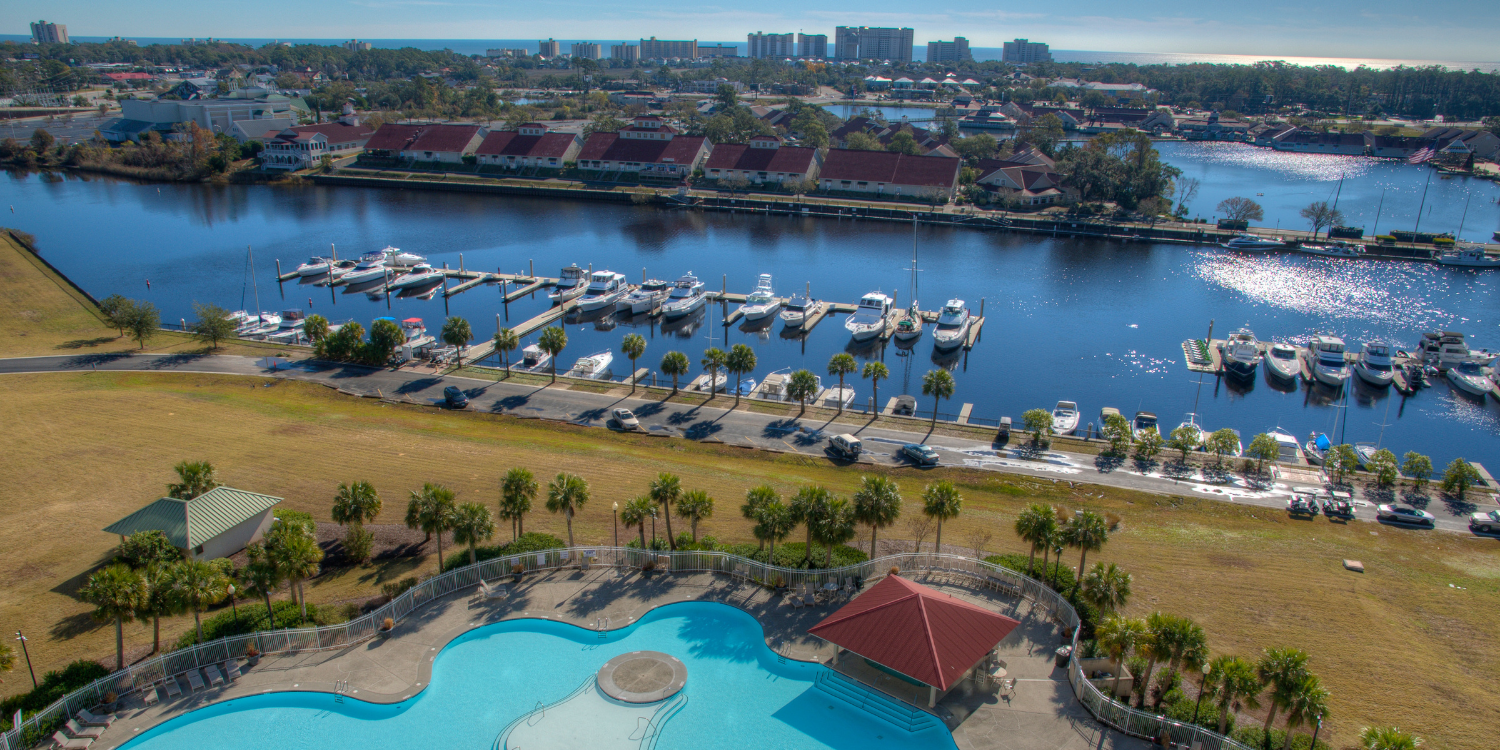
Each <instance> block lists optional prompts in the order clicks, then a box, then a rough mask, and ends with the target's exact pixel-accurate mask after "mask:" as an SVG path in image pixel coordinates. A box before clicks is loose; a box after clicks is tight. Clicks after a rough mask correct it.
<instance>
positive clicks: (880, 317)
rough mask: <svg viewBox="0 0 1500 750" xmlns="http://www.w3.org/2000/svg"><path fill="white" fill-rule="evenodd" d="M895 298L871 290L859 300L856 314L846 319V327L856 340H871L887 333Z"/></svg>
mask: <svg viewBox="0 0 1500 750" xmlns="http://www.w3.org/2000/svg"><path fill="white" fill-rule="evenodd" d="M894 302H895V300H893V299H891V298H890V297H889V296H887V295H885V294H882V293H880V292H870V293H869V294H866V295H865V296H863V297H861V298H860V300H859V307H858V308H856V309H855V310H854V314H853V315H850V316H849V319H848V320H846V321H844V328H845V329H847V330H848V331H849V333H850V334H851V335H853V336H854V340H855V341H869V340H870V339H873V338H875V337H876V336H879V335H881V334H883V333H885V324H886V322H887V319H888V318H889V317H890V315H891V304H892V303H894Z"/></svg>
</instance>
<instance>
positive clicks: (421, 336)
mask: <svg viewBox="0 0 1500 750" xmlns="http://www.w3.org/2000/svg"><path fill="white" fill-rule="evenodd" d="M401 332H402V333H404V334H406V342H405V345H406V346H409V347H411V348H413V349H416V348H418V347H422V346H426V345H427V344H431V343H432V342H434V341H437V339H435V338H433V337H431V336H428V335H427V325H426V324H424V323H423V322H422V319H421V318H407V319H406V320H403V321H401Z"/></svg>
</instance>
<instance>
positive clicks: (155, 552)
mask: <svg viewBox="0 0 1500 750" xmlns="http://www.w3.org/2000/svg"><path fill="white" fill-rule="evenodd" d="M115 559H116V560H118V561H119V562H122V563H125V564H126V565H128V566H130V569H131V570H141V569H143V568H145V567H147V566H149V565H151V564H153V563H159V564H166V563H174V562H178V561H180V560H182V550H179V549H177V548H176V547H173V546H172V542H171V541H170V540H168V539H167V534H166V532H164V531H137V532H136V533H134V534H131V535H130V536H127V537H125V541H123V542H121V543H120V547H119V551H118V552H116V553H115Z"/></svg>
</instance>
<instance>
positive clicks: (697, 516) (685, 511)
mask: <svg viewBox="0 0 1500 750" xmlns="http://www.w3.org/2000/svg"><path fill="white" fill-rule="evenodd" d="M713 514H714V499H713V498H711V497H709V496H708V493H707V492H704V491H703V490H688V491H687V492H684V493H682V499H681V500H678V501H677V516H678V517H679V518H686V519H687V521H688V524H689V525H690V526H691V527H692V529H693V546H695V547H696V546H698V522H699V521H702V520H703V519H705V518H708V517H709V516H712V515H713Z"/></svg>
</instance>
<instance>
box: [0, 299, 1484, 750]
mask: <svg viewBox="0 0 1500 750" xmlns="http://www.w3.org/2000/svg"><path fill="white" fill-rule="evenodd" d="M18 283H29V284H37V283H38V278H37V277H36V276H30V277H27V276H26V275H25V274H13V273H4V274H0V289H4V290H5V292H4V293H3V294H0V315H6V317H7V319H9V320H13V321H16V323H17V325H16V328H17V329H24V332H26V333H27V334H28V335H26V336H22V337H19V338H12V339H7V340H6V343H7V345H8V344H10V343H14V342H16V341H20V342H30V343H36V342H39V341H42V340H43V339H44V338H47V337H50V338H51V340H54V341H57V340H71V339H73V338H78V337H80V336H88V335H91V334H90V332H89V326H88V325H87V320H86V319H83V318H75V319H74V320H73V322H72V323H61V322H57V321H54V320H52V319H50V318H45V317H42V318H35V319H33V318H26V317H22V316H18V315H17V313H18V312H19V310H20V308H15V307H13V306H12V301H13V300H15V299H18V298H19V297H18V295H17V294H16V293H15V290H14V289H13V288H12V287H14V286H15V285H16V284H18ZM55 288H56V287H54V289H55ZM59 293H60V292H54V294H53V296H54V297H55V296H56V295H57V294H59ZM33 301H34V302H35V309H48V310H52V311H54V312H58V313H63V312H65V310H64V308H66V305H67V303H65V302H63V301H60V300H58V299H55V298H53V299H45V300H33ZM10 333H11V334H12V335H14V334H15V333H16V332H15V331H12V332H10ZM92 335H94V336H98V335H101V334H99V332H98V331H97V326H96V327H95V330H94V332H93V333H92ZM55 345H56V344H55V343H54V344H53V346H55ZM5 384H6V392H7V416H8V417H9V420H8V421H10V422H11V424H14V425H25V429H11V430H6V431H4V432H3V433H0V451H3V455H5V456H6V457H7V460H6V461H5V462H3V464H0V486H3V487H5V488H6V498H7V501H6V502H5V503H3V504H0V575H3V578H0V580H4V581H5V585H4V586H3V588H0V626H3V627H0V632H12V631H14V630H17V629H20V630H24V631H26V632H27V633H28V635H29V636H30V637H31V638H32V641H31V645H32V649H31V656H32V659H33V660H35V662H36V664H37V668H38V670H39V671H45V670H47V669H53V668H57V667H60V666H61V665H63V664H64V663H66V662H67V661H69V660H71V659H74V658H80V657H89V658H99V657H105V656H107V655H110V654H111V653H112V650H113V643H112V640H113V638H112V635H113V634H112V632H111V630H112V629H111V628H109V627H107V626H104V625H100V624H98V623H95V622H93V621H92V620H91V619H90V617H89V615H88V613H89V609H90V608H89V607H88V605H85V604H83V603H81V602H79V601H77V599H76V598H75V593H76V591H77V589H78V587H79V585H80V584H81V582H82V580H83V579H84V578H85V577H86V575H87V574H88V573H89V571H90V570H91V569H92V568H93V567H94V566H96V565H97V564H99V563H101V562H103V561H104V560H106V559H107V558H108V556H109V555H110V552H111V548H112V546H113V544H114V543H115V541H116V540H115V538H113V537H111V536H110V535H108V534H105V533H103V532H101V531H98V529H100V528H102V527H103V526H105V525H107V524H108V523H110V522H111V521H113V520H115V519H116V518H119V517H120V516H122V515H124V514H126V513H128V512H130V511H131V510H134V509H135V508H137V507H139V506H140V505H142V504H144V503H145V502H147V501H149V500H151V499H153V498H155V497H158V496H159V495H160V494H161V492H162V490H163V485H164V484H165V483H166V482H167V481H168V480H169V479H170V478H171V469H170V467H171V465H172V464H174V463H175V462H177V461H179V460H182V459H184V458H193V459H207V460H209V461H212V462H213V463H214V464H215V465H216V466H217V467H218V469H219V475H220V479H221V480H222V481H224V482H225V483H227V484H229V485H231V486H237V487H242V488H245V489H250V490H255V491H259V492H266V493H270V494H274V495H278V496H282V497H285V498H286V505H287V506H289V507H291V508H294V509H298V510H304V511H308V512H311V513H313V514H314V515H315V516H316V517H317V518H319V519H322V520H326V519H327V518H328V517H329V507H330V505H331V500H332V496H333V490H334V486H335V485H336V484H337V483H338V482H340V481H349V480H352V479H367V480H370V481H372V482H373V483H374V484H375V486H376V487H377V488H379V490H380V491H381V493H382V495H383V496H384V499H385V503H386V505H385V509H384V512H383V513H382V515H381V518H380V519H379V523H382V524H399V523H400V520H401V517H402V515H403V512H404V505H405V504H404V500H405V496H406V493H407V492H408V491H409V490H411V489H413V488H416V487H419V486H420V485H421V483H422V482H424V481H437V482H443V483H445V484H448V485H449V486H451V487H453V488H454V489H455V490H457V492H458V495H459V498H460V500H461V501H466V500H474V501H480V502H485V503H493V502H494V501H495V499H496V496H497V490H498V482H499V476H500V474H501V473H502V472H503V471H504V470H505V469H506V468H508V467H511V466H518V465H519V466H527V467H529V468H531V469H532V470H533V471H534V472H536V474H537V475H538V476H539V477H540V478H542V479H543V480H545V479H547V478H549V477H550V476H552V475H553V474H555V473H556V472H558V471H563V470H567V471H574V472H578V473H580V474H582V475H583V476H584V477H585V478H586V479H587V480H589V482H590V483H591V485H592V487H593V499H592V500H591V502H590V503H589V505H588V506H587V507H586V508H585V509H584V511H583V513H582V514H581V515H580V516H579V517H578V519H577V520H576V522H575V534H576V535H577V537H578V538H579V539H580V540H582V541H584V542H589V543H602V542H606V541H608V540H609V539H610V538H611V536H612V530H611V514H610V503H611V502H613V501H617V500H618V501H624V500H626V499H628V498H629V497H632V496H634V495H637V494H640V493H642V492H643V491H644V490H645V488H646V483H647V481H648V479H649V478H650V477H651V476H652V475H653V474H654V473H655V472H657V471H660V470H670V471H674V472H677V473H678V474H680V475H681V476H682V478H683V483H684V485H685V486H687V487H701V488H704V489H706V490H708V491H709V492H710V494H712V496H713V497H715V498H716V499H717V500H718V502H719V507H718V512H717V514H716V516H715V517H714V518H712V519H710V520H708V521H707V522H705V523H704V524H703V526H702V529H701V531H702V533H705V534H713V535H716V536H718V537H720V538H722V539H731V540H742V539H747V538H748V536H749V535H748V526H747V524H746V523H745V522H744V521H742V520H741V519H740V518H739V517H738V505H739V502H740V499H741V498H742V497H743V494H744V492H745V490H746V489H747V488H748V487H750V486H752V485H755V484H759V483H762V482H770V483H771V484H773V485H774V486H776V487H777V488H778V489H779V490H780V491H782V492H783V493H791V492H793V491H795V489H796V488H797V487H799V486H801V485H803V484H806V483H818V484H823V485H826V486H828V487H830V488H831V489H833V490H834V491H835V492H838V493H841V494H848V493H850V492H852V491H853V490H854V488H855V487H856V486H857V483H858V481H859V475H860V471H859V470H854V469H847V468H839V467H835V466H833V465H831V464H830V463H829V462H827V461H824V460H820V459H816V458H811V457H806V456H798V455H777V454H770V453H762V452H754V451H747V450H743V449H738V448H730V447H725V446H716V445H705V444H700V443H690V442H685V441H676V440H662V439H656V438H650V437H646V436H639V435H620V434H614V433H609V432H605V431H603V430H588V429H583V428H578V427H573V426H570V425H561V424H553V423H543V422H538V421H533V420H517V419H512V418H509V417H497V416H490V415H479V414H471V415H463V416H458V415H453V414H448V413H440V412H436V411H433V410H430V409H425V408H421V407H415V406H397V405H389V404H382V403H379V402H376V401H371V400H360V399H353V398H349V397H346V396H342V395H340V394H338V393H336V392H334V391H332V390H329V389H326V388H323V387H321V386H316V385H312V384H306V383H295V382H277V383H276V384H275V385H273V386H270V387H266V386H265V385H264V383H263V381H260V380H258V379H254V378H237V377H229V376H212V375H187V374H144V373H102V372H100V373H76V374H64V375H24V376H6V377H5ZM866 471H869V469H866ZM891 471H892V473H893V475H894V476H895V477H896V478H897V480H898V481H899V482H900V484H901V487H902V490H903V492H904V494H905V495H906V497H907V505H906V514H907V515H908V516H910V515H914V514H915V513H917V507H918V506H917V504H916V500H917V498H918V497H919V494H920V491H921V488H922V486H923V485H924V484H925V483H926V482H928V481H931V480H932V479H934V478H937V477H946V478H949V479H952V480H954V481H955V482H957V483H958V484H959V486H960V488H961V489H962V491H963V493H964V496H965V505H964V511H963V514H962V516H960V517H959V518H958V519H956V520H955V521H952V522H950V523H948V524H947V525H946V527H945V529H944V540H945V541H946V542H947V543H948V544H950V545H961V546H968V545H970V544H971V543H972V542H971V541H970V539H971V534H972V533H973V532H975V531H989V532H991V533H993V538H992V540H991V541H990V542H989V543H988V544H987V545H986V549H985V551H986V552H988V553H993V552H997V551H1017V552H1024V549H1023V547H1022V545H1021V544H1020V543H1019V542H1018V540H1017V539H1016V538H1015V536H1014V535H1013V534H1012V533H1011V531H1010V529H1011V526H1012V524H1013V522H1014V519H1015V517H1016V514H1017V512H1018V511H1019V510H1020V509H1021V508H1022V507H1023V506H1024V505H1025V504H1026V503H1028V502H1033V501H1041V502H1048V503H1054V504H1057V505H1059V506H1062V507H1065V508H1069V509H1076V508H1091V509H1096V510H1100V511H1106V512H1113V513H1116V514H1118V515H1120V516H1122V517H1123V518H1124V526H1123V528H1122V529H1121V531H1119V532H1118V533H1116V534H1115V535H1114V537H1113V538H1112V539H1111V541H1110V542H1109V544H1108V545H1107V546H1106V547H1105V548H1104V550H1103V551H1102V552H1098V553H1095V554H1093V555H1090V560H1091V561H1106V562H1115V563H1119V564H1120V565H1121V566H1123V567H1125V568H1126V569H1127V570H1129V571H1130V572H1131V573H1132V574H1134V576H1135V582H1134V591H1135V594H1134V596H1133V598H1132V601H1131V604H1130V605H1129V608H1128V612H1129V613H1130V614H1133V615H1142V614H1145V613H1147V612H1149V611H1151V610H1153V609H1161V610H1164V611H1169V612H1176V613H1181V614H1187V615H1191V616H1193V617H1195V618H1197V619H1198V620H1199V621H1200V622H1201V623H1203V625H1204V627H1205V628H1206V629H1207V631H1208V633H1209V636H1210V641H1211V646H1212V648H1213V650H1214V651H1215V653H1239V654H1243V655H1247V656H1252V657H1253V656H1254V655H1255V654H1256V653H1257V652H1258V651H1259V649H1261V648H1264V647H1267V646H1272V645H1292V646H1298V647H1301V648H1304V649H1306V650H1308V651H1309V652H1310V653H1311V654H1312V659H1313V661H1312V667H1313V669H1314V670H1315V671H1317V672H1318V673H1319V674H1320V675H1321V676H1322V677H1323V678H1324V680H1325V683H1326V684H1327V685H1328V686H1329V687H1330V689H1331V690H1332V692H1333V697H1332V700H1331V707H1332V716H1331V717H1330V723H1329V725H1328V726H1326V727H1325V729H1324V733H1323V736H1324V737H1328V736H1329V735H1330V734H1332V735H1333V738H1334V740H1335V741H1336V743H1337V745H1338V746H1345V745H1348V744H1350V743H1351V742H1352V741H1353V738H1354V734H1355V733H1356V732H1357V731H1358V729H1359V728H1360V727H1361V726H1365V725H1368V724H1377V723H1379V724H1386V723H1395V724H1398V725H1400V726H1402V727H1403V728H1406V729H1410V730H1414V731H1416V732H1418V733H1419V734H1421V735H1423V736H1424V737H1427V738H1428V744H1427V747H1432V748H1476V749H1477V748H1483V747H1488V746H1490V744H1491V741H1490V740H1486V739H1485V737H1489V736H1490V735H1491V730H1489V729H1488V727H1490V726H1493V725H1494V723H1495V722H1494V721H1493V719H1494V718H1496V717H1497V716H1500V625H1497V624H1496V622H1495V620H1494V618H1493V617H1492V616H1491V614H1490V613H1491V612H1493V611H1494V610H1495V608H1496V605H1497V604H1500V585H1497V579H1500V557H1497V554H1496V550H1495V541H1494V540H1490V539H1476V538H1472V537H1469V536H1466V535H1455V534H1439V533H1433V532H1426V531H1407V530H1400V529H1393V528H1388V527H1383V526H1375V525H1373V524H1368V523H1359V524H1351V525H1348V526H1342V525H1336V524H1331V523H1328V522H1327V521H1324V520H1318V521H1312V522H1306V521H1291V520H1288V519H1287V518H1286V517H1285V515H1284V514H1282V513H1278V512H1275V511H1268V510H1266V509H1262V508H1250V507H1243V506H1238V505H1233V504H1229V503H1222V502H1216V501H1209V500H1197V499H1183V498H1174V497H1165V496H1154V495H1148V494H1143V493H1138V492H1130V491H1123V490H1112V489H1099V488H1093V487H1086V488H1081V489H1073V488H1070V487H1068V485H1067V484H1066V483H1060V484H1054V483H1052V482H1050V481H1044V480H1037V479H1029V478H1024V477H1014V476H1006V475H1001V474H996V473H992V472H979V471H973V470H966V469H958V468H945V469H940V470H937V471H933V472H916V471H913V470H909V469H898V470H891ZM538 506H539V507H538V510H537V512H535V513H534V514H532V516H531V517H530V518H528V521H527V528H528V529H529V530H540V531H550V532H553V533H558V534H562V533H563V523H562V520H561V519H560V518H557V517H554V516H551V515H549V514H547V513H546V512H545V510H544V509H542V508H541V507H540V503H539V504H538ZM621 533H622V538H624V536H625V534H627V533H628V532H627V531H626V530H623V529H622V530H621ZM799 533H800V532H799ZM883 536H886V537H888V538H899V537H904V536H907V532H906V531H905V526H904V523H902V524H898V526H897V527H896V528H893V529H891V530H889V531H887V532H886V534H885V535H883ZM502 538H503V532H502ZM861 539H863V540H867V539H868V532H867V531H863V530H862V531H861ZM929 544H930V542H929ZM419 552H420V556H411V557H394V558H389V559H385V560H380V561H377V562H375V563H372V564H368V565H364V566H359V567H354V568H345V569H337V570H329V571H326V572H325V573H324V574H323V575H322V576H321V577H320V578H318V579H316V580H315V581H313V582H312V583H311V585H310V586H309V592H310V596H311V597H312V598H313V600H314V601H317V602H320V603H321V602H335V601H360V600H363V599H365V598H368V597H370V596H372V595H374V594H375V593H376V590H377V587H378V585H379V584H380V583H382V582H385V581H389V580H392V579H395V578H399V577H402V576H406V575H411V574H413V573H414V572H420V573H424V574H425V573H428V572H430V571H431V570H432V568H433V566H434V564H435V561H434V560H433V558H432V554H431V553H433V552H435V545H431V544H429V545H427V546H425V547H423V548H422V549H421V550H420V551H419ZM1344 558H1354V559H1359V560H1362V561H1363V562H1364V563H1365V565H1366V568H1367V570H1368V572H1366V573H1364V574H1357V573H1350V572H1347V571H1345V570H1343V568H1342V567H1341V565H1340V562H1341V560H1343V559H1344ZM1067 561H1068V562H1070V563H1072V564H1076V562H1077V556H1076V553H1072V552H1070V553H1068V555H1067ZM190 626H191V620H190V618H176V619H175V620H173V621H171V622H170V623H167V624H166V626H165V627H164V630H166V631H167V632H168V633H170V634H171V636H172V637H175V636H176V634H177V633H179V632H182V631H184V630H186V629H187V628H188V627H190ZM126 638H127V643H128V644H130V645H131V646H132V647H133V648H134V649H135V650H136V653H142V652H143V646H145V645H146V644H148V643H149V630H148V629H147V627H146V626H144V625H138V624H133V625H130V626H129V627H128V629H127V635H126ZM27 684H29V680H26V679H25V678H24V675H21V676H17V675H16V674H15V673H12V674H11V675H9V676H8V679H7V680H6V682H5V683H4V684H3V686H0V690H3V691H6V692H11V691H16V690H19V689H22V688H23V687H25V686H26V685H27Z"/></svg>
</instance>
